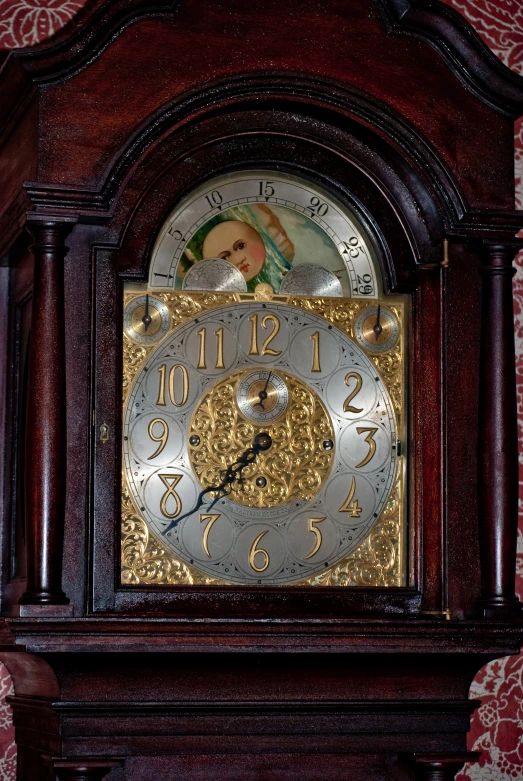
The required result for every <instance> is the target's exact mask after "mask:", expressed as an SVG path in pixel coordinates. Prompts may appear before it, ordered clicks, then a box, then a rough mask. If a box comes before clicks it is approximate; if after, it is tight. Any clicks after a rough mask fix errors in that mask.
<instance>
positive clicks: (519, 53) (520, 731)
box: [0, 0, 523, 781]
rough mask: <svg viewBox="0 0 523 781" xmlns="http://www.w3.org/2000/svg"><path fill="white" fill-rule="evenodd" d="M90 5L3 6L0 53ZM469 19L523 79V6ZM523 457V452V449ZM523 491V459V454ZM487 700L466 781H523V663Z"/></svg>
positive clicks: (502, 665)
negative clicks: (478, 754) (475, 754)
mask: <svg viewBox="0 0 523 781" xmlns="http://www.w3.org/2000/svg"><path fill="white" fill-rule="evenodd" d="M84 1H85V0H0V48H3V49H10V48H14V47H19V46H32V45H34V44H35V43H38V42H39V41H42V40H44V39H46V38H48V37H49V36H51V35H52V34H53V33H54V32H55V31H56V30H58V29H59V28H60V27H62V26H63V25H64V24H65V23H66V22H67V21H68V20H69V19H70V18H71V17H72V16H73V15H74V14H75V13H76V11H78V10H79V9H80V8H81V6H82V5H83V4H84ZM443 2H446V3H447V5H449V6H451V7H453V8H455V9H456V10H457V11H459V12H460V13H462V14H463V15H464V16H465V17H466V18H467V19H468V20H469V21H470V22H471V24H472V25H473V26H474V27H475V29H476V30H477V32H478V33H479V35H480V36H481V37H482V38H483V39H484V41H485V42H486V43H487V44H488V46H490V48H491V49H492V51H493V52H494V53H495V54H496V55H497V56H498V57H499V58H500V59H501V60H502V61H503V62H504V63H505V64H506V65H508V66H509V67H510V68H512V69H513V70H514V71H516V72H517V73H520V74H521V75H523V0H443ZM515 180H516V201H517V206H518V208H520V209H521V208H523V121H519V122H518V123H517V124H516V128H515ZM517 265H518V274H517V275H516V277H515V282H514V293H515V310H516V351H517V359H516V360H517V376H518V403H519V432H520V442H521V443H522V445H523V253H521V255H520V256H519V257H518V260H517ZM521 451H522V453H523V446H522V448H521ZM519 472H520V487H521V486H522V485H523V458H522V456H521V455H520V470H519ZM520 495H521V497H520V531H519V545H518V586H519V591H520V594H521V595H522V596H523V489H522V490H520ZM10 692H11V681H10V679H9V675H8V674H7V671H6V669H5V668H4V667H2V666H1V665H0V781H15V777H16V751H15V746H14V730H13V727H12V722H11V718H10V713H9V708H8V706H7V705H6V704H5V697H6V696H7V695H8V694H9V693H10ZM470 693H471V697H473V698H475V699H481V701H482V705H481V707H480V708H479V710H478V711H477V712H476V714H475V716H474V718H473V722H472V729H471V732H470V735H469V748H470V749H474V750H476V751H482V757H481V760H480V762H479V763H478V764H476V765H471V766H470V767H466V768H465V769H464V770H463V771H462V772H461V773H460V774H459V775H458V779H459V781H518V779H523V657H515V658H514V657H507V658H505V659H501V660H499V661H496V662H492V663H491V664H489V665H487V667H485V668H483V670H481V671H480V673H479V674H478V676H477V677H476V679H475V681H474V683H473V684H472V688H471V692H470Z"/></svg>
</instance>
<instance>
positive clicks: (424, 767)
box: [414, 751, 480, 781]
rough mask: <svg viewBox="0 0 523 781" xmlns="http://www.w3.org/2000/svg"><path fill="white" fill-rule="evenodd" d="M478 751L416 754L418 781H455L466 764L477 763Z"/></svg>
mask: <svg viewBox="0 0 523 781" xmlns="http://www.w3.org/2000/svg"><path fill="white" fill-rule="evenodd" d="M479 757H480V752H478V751H464V752H463V754H425V755H422V754H415V755H414V763H415V765H416V778H417V779H418V781H453V779H454V777H455V775H456V773H458V772H459V771H460V770H461V768H462V767H463V765H464V764H465V763H466V762H477V761H478V759H479Z"/></svg>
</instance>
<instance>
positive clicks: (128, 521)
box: [122, 291, 405, 586]
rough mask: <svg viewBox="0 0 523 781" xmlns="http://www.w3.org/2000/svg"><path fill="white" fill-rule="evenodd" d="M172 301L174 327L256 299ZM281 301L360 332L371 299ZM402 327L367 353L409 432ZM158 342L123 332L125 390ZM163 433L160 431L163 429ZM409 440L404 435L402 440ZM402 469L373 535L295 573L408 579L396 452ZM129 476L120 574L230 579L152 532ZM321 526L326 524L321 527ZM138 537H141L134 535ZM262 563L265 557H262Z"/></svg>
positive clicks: (396, 307) (398, 311)
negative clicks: (318, 569)
mask: <svg viewBox="0 0 523 781" xmlns="http://www.w3.org/2000/svg"><path fill="white" fill-rule="evenodd" d="M157 295H158V297H159V298H161V299H162V300H163V302H164V303H165V304H166V306H168V307H169V310H170V315H171V318H172V320H171V328H172V327H176V325H178V324H180V323H183V322H187V321H188V320H190V319H192V318H194V317H195V316H198V315H199V314H201V313H204V312H206V311H212V310H213V309H214V308H215V307H219V306H223V304H224V303H233V302H241V301H252V300H253V298H254V297H253V296H251V295H248V294H241V295H234V294H227V295H224V294H222V295H215V294H210V293H205V294H196V293H193V294H191V295H179V294H173V293H164V294H157ZM133 297H136V293H134V294H133V293H132V291H128V292H127V293H126V299H127V300H130V299H132V298H133ZM272 298H273V299H275V300H276V301H278V303H285V304H286V305H288V306H295V307H298V308H302V309H305V310H306V311H307V310H308V311H312V312H314V313H315V314H318V315H320V316H321V317H323V318H324V319H325V320H327V321H328V322H331V323H333V324H335V325H336V326H337V327H338V328H341V330H342V331H344V332H346V333H348V334H349V335H351V336H353V335H354V331H353V328H354V320H355V317H356V316H357V315H358V313H359V312H360V311H361V309H363V308H365V305H368V302H356V301H346V300H345V301H340V300H339V299H338V300H337V301H336V300H332V299H331V300H328V299H326V300H317V299H316V300H315V299H306V298H303V297H294V298H291V297H283V296H272ZM387 304H388V305H389V306H390V307H391V308H392V309H393V311H394V313H395V315H396V317H397V318H398V321H399V322H400V325H401V323H402V320H403V307H404V304H403V302H402V301H394V302H392V301H390V300H389V301H387ZM403 340H404V336H403V331H402V330H400V338H399V340H398V342H397V343H396V345H395V346H394V348H393V349H392V350H390V351H389V352H387V353H385V354H382V355H376V356H372V355H371V356H369V357H371V359H372V361H373V362H374V363H375V364H376V366H377V367H378V368H379V369H380V371H381V374H382V377H383V380H384V382H385V384H386V386H387V388H388V390H389V393H390V394H391V398H392V401H393V404H394V408H395V411H396V415H397V418H398V423H399V432H398V433H399V434H400V436H401V437H403V438H404V409H405V363H404V359H403V349H404V348H403ZM151 349H152V348H149V347H147V346H141V345H137V344H136V343H134V344H133V342H132V341H131V340H130V339H125V361H124V397H125V396H127V392H128V390H129V388H130V385H131V382H132V379H133V377H134V376H135V375H136V373H137V372H139V371H140V370H141V367H143V365H144V364H145V361H146V360H147V359H148V356H149V354H150V352H151ZM157 433H158V434H160V433H161V432H160V431H158V432H157ZM403 441H404V440H403ZM398 464H399V470H398V473H397V477H396V486H395V488H394V490H393V491H392V493H391V494H390V498H389V502H388V504H387V506H386V507H385V510H384V511H383V513H382V515H381V517H380V519H379V521H378V522H377V523H376V524H375V526H374V527H373V529H372V531H371V533H370V534H369V536H368V537H367V538H366V539H365V540H364V541H363V542H362V543H361V545H360V546H359V547H358V548H356V549H355V550H354V551H353V552H352V553H351V554H349V555H348V556H347V557H345V558H344V559H343V560H341V561H340V562H338V563H337V564H335V565H334V566H329V567H326V568H325V569H324V572H323V574H320V575H317V576H313V577H311V578H308V579H305V580H300V581H296V582H299V583H303V584H310V585H318V586H321V585H343V586H346V585H385V586H392V585H402V584H403V583H404V582H405V569H404V560H405V558H404V548H405V528H404V524H405V508H404V504H405V489H404V483H405V468H404V464H405V459H404V457H401V458H399V459H398ZM125 486H126V480H125V478H124V493H123V507H122V509H123V511H124V513H123V522H124V525H123V527H122V534H123V537H122V542H123V549H122V554H123V561H122V564H123V569H122V581H123V582H125V583H129V584H131V583H135V584H139V583H156V584H159V583H165V584H167V583H171V584H173V583H176V584H188V585H189V584H198V583H207V584H209V583H220V582H221V583H227V582H229V581H228V580H227V579H226V578H224V577H223V576H222V577H220V578H213V577H210V576H209V575H208V574H205V573H204V572H201V571H200V570H199V569H198V567H197V566H196V563H195V564H192V563H188V562H185V563H184V562H182V561H180V560H179V559H177V557H176V556H173V554H172V553H171V552H170V551H169V550H168V548H166V546H165V544H164V543H162V541H161V540H159V541H156V538H155V534H154V532H152V531H151V529H150V528H149V527H148V525H147V523H146V522H145V521H143V519H141V517H140V513H139V512H138V510H137V508H136V506H135V503H134V502H133V500H132V499H131V497H130V496H129V493H128V491H127V489H126V487H125ZM319 528H321V527H319ZM133 540H134V541H135V542H133ZM257 561H258V563H259V562H260V559H259V557H258V559H257Z"/></svg>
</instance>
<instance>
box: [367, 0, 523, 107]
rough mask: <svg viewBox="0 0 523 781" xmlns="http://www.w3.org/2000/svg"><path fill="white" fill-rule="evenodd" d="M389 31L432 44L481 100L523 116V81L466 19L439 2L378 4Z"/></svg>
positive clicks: (396, 0)
mask: <svg viewBox="0 0 523 781" xmlns="http://www.w3.org/2000/svg"><path fill="white" fill-rule="evenodd" d="M374 2H375V3H376V5H377V6H378V8H379V9H380V11H381V13H382V16H383V18H384V20H385V22H386V24H387V26H388V27H389V30H390V31H391V32H394V33H398V34H400V35H413V36H416V37H418V38H421V39H422V40H424V41H426V42H427V43H429V44H430V46H432V47H433V49H435V50H436V51H437V52H438V54H439V55H440V56H441V57H442V58H443V59H444V60H445V62H446V63H447V65H448V66H449V67H450V69H451V70H452V72H453V73H454V74H455V75H456V76H457V78H458V79H459V80H460V81H461V83H462V84H464V85H465V87H466V88H467V89H468V90H470V91H471V92H472V93H473V94H474V95H475V96H476V97H477V98H479V99H480V100H481V101H483V102H484V103H486V104H487V105H489V106H490V107H491V108H493V109H495V110H496V111H499V112H500V113H502V114H507V115H508V116H511V117H514V118H516V117H519V116H520V115H521V114H522V113H523V78H522V77H521V76H518V75H517V74H516V73H514V72H513V71H511V70H510V69H509V68H508V67H507V66H506V65H504V64H503V63H502V62H500V60H499V59H498V58H497V57H496V56H495V55H494V54H493V53H492V51H491V50H490V49H489V48H488V46H487V45H486V44H485V43H484V42H483V41H482V39H481V38H480V37H479V35H478V34H477V32H476V31H475V30H474V28H473V27H472V25H471V24H469V22H467V21H466V19H465V18H464V17H463V16H462V15H461V14H459V13H458V12H457V11H455V10H454V9H453V8H449V6H448V5H445V4H444V3H441V2H439V0H374Z"/></svg>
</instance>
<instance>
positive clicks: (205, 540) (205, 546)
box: [200, 513, 221, 559]
mask: <svg viewBox="0 0 523 781" xmlns="http://www.w3.org/2000/svg"><path fill="white" fill-rule="evenodd" d="M220 515H221V513H210V514H208V515H200V523H205V521H208V523H207V526H206V527H205V529H204V530H203V537H202V548H203V550H204V553H205V554H206V555H207V556H208V557H209V558H210V559H211V558H212V556H211V554H210V553H209V532H210V531H211V529H212V525H213V523H216V521H217V520H218V518H219V517H220Z"/></svg>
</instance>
